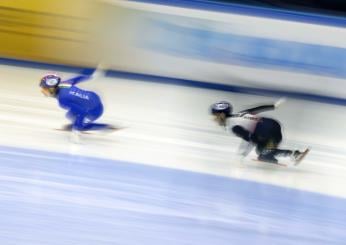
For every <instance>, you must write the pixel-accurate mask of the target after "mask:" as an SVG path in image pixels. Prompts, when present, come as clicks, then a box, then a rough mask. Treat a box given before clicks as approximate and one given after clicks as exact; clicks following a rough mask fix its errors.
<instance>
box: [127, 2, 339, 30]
mask: <svg viewBox="0 0 346 245" xmlns="http://www.w3.org/2000/svg"><path fill="white" fill-rule="evenodd" d="M129 1H132V2H140V3H148V4H160V5H166V6H173V7H181V8H190V9H199V10H207V11H214V12H222V13H235V14H241V15H251V16H258V17H267V18H275V19H281V20H290V21H299V22H305V23H311V24H319V25H330V26H337V27H345V26H346V18H342V17H337V16H331V15H324V14H314V13H306V12H298V11H290V10H281V9H275V8H270V7H258V6H250V5H244V4H243V5H242V4H236V3H221V2H208V1H201V0H169V1H167V0H129Z"/></svg>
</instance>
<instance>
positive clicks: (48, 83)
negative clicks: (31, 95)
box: [40, 74, 61, 88]
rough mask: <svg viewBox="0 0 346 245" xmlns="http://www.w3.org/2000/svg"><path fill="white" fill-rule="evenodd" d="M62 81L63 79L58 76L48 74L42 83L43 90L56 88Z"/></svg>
mask: <svg viewBox="0 0 346 245" xmlns="http://www.w3.org/2000/svg"><path fill="white" fill-rule="evenodd" d="M60 81H61V77H59V76H58V75H56V74H48V75H45V76H44V77H42V79H41V82H40V87H41V88H56V87H57V86H58V85H59V83H60Z"/></svg>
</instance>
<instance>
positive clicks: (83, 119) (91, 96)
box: [56, 75, 108, 131]
mask: <svg viewBox="0 0 346 245" xmlns="http://www.w3.org/2000/svg"><path fill="white" fill-rule="evenodd" d="M91 77H92V76H91V75H80V76H77V77H74V78H71V79H68V80H66V81H63V82H61V83H60V84H59V86H58V90H57V94H56V98H57V99H58V102H59V106H60V107H62V108H63V109H65V110H68V112H67V113H66V117H67V118H69V119H70V120H71V121H72V125H71V126H72V129H75V130H79V131H86V130H98V129H103V128H105V127H107V126H108V125H107V124H100V123H93V121H95V120H96V119H98V118H99V117H100V116H101V115H102V114H103V105H102V102H101V99H100V97H99V96H98V95H97V94H96V93H94V92H92V91H87V90H83V89H80V88H78V87H76V86H75V85H76V84H77V83H80V82H82V81H85V80H88V79H90V78H91Z"/></svg>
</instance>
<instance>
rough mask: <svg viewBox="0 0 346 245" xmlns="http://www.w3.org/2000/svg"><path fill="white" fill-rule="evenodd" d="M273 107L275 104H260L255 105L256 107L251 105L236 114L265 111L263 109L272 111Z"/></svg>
mask: <svg viewBox="0 0 346 245" xmlns="http://www.w3.org/2000/svg"><path fill="white" fill-rule="evenodd" d="M274 109H275V105H274V104H273V105H261V106H257V107H253V108H250V109H247V110H243V111H240V112H239V113H238V114H246V113H250V114H253V115H255V114H258V113H261V112H265V111H272V110H274Z"/></svg>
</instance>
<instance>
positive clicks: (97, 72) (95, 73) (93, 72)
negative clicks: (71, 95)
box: [63, 65, 104, 85]
mask: <svg viewBox="0 0 346 245" xmlns="http://www.w3.org/2000/svg"><path fill="white" fill-rule="evenodd" d="M82 73H83V74H82V75H79V76H76V77H72V78H70V79H68V80H65V81H64V82H63V83H68V84H71V85H76V84H77V83H80V82H84V81H87V80H94V79H96V78H99V77H101V76H102V75H103V74H104V70H103V68H102V67H101V65H99V66H98V67H97V68H95V69H85V70H84V71H82Z"/></svg>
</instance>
